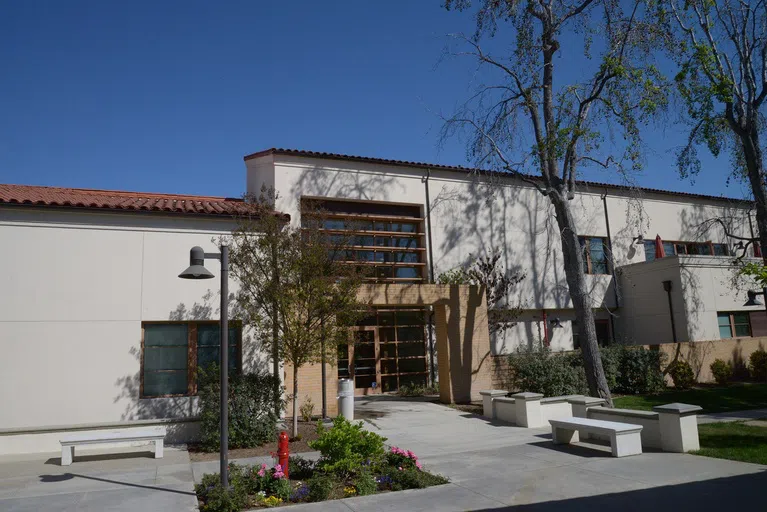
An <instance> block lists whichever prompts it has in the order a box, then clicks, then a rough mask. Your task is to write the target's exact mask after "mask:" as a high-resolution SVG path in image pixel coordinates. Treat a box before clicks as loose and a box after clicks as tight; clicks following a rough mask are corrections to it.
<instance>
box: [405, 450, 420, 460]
mask: <svg viewBox="0 0 767 512" xmlns="http://www.w3.org/2000/svg"><path fill="white" fill-rule="evenodd" d="M405 455H407V456H408V458H411V459H413V460H416V459H417V458H418V457H416V456H415V453H413V452H411V451H410V450H408V451H407V453H406V454H405Z"/></svg>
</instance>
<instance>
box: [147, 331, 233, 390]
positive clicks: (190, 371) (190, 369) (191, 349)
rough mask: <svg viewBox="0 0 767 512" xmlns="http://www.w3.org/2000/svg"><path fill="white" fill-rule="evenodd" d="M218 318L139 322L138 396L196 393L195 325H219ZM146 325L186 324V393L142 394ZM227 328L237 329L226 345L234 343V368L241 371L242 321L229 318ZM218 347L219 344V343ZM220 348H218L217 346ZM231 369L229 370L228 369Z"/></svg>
mask: <svg viewBox="0 0 767 512" xmlns="http://www.w3.org/2000/svg"><path fill="white" fill-rule="evenodd" d="M220 324H221V322H219V321H218V320H180V321H173V320H169V321H147V322H141V357H140V365H139V367H140V368H139V398H141V399H152V398H177V397H185V396H196V395H197V326H199V325H220ZM148 325H186V326H187V359H186V364H187V368H186V379H187V383H186V389H187V392H186V393H175V394H164V395H145V394H144V359H145V357H146V350H145V347H144V331H145V328H146V326H148ZM229 328H230V329H232V328H235V329H237V333H238V335H237V336H236V339H234V340H232V339H231V336H230V337H229V339H228V345H231V344H232V343H233V342H234V344H235V347H236V348H235V355H236V369H235V372H237V373H239V372H241V371H242V322H240V321H238V320H230V321H229ZM219 347H220V345H219ZM219 350H220V348H219ZM230 371H231V370H230Z"/></svg>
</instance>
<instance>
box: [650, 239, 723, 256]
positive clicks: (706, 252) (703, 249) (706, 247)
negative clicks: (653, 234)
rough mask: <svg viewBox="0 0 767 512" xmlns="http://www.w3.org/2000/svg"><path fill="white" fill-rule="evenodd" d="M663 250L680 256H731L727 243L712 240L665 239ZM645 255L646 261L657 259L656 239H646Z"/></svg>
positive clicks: (670, 254)
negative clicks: (680, 240) (686, 240)
mask: <svg viewBox="0 0 767 512" xmlns="http://www.w3.org/2000/svg"><path fill="white" fill-rule="evenodd" d="M663 251H664V252H665V253H666V256H678V255H680V254H690V255H699V256H729V255H730V248H729V247H728V246H727V244H715V243H712V242H677V241H668V240H664V241H663ZM644 255H645V260H646V261H653V260H654V259H655V240H645V241H644Z"/></svg>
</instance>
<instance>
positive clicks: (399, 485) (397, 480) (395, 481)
mask: <svg viewBox="0 0 767 512" xmlns="http://www.w3.org/2000/svg"><path fill="white" fill-rule="evenodd" d="M383 477H384V478H388V479H390V480H391V483H390V484H389V486H390V487H391V490H393V491H403V490H407V489H424V488H426V487H431V486H432V485H442V484H446V483H448V481H449V480H448V479H447V478H445V477H443V476H441V475H433V474H431V473H428V472H426V471H419V470H418V469H415V468H411V469H403V470H402V471H400V470H399V469H398V468H396V467H393V466H388V467H387V468H386V469H385V470H384V472H383Z"/></svg>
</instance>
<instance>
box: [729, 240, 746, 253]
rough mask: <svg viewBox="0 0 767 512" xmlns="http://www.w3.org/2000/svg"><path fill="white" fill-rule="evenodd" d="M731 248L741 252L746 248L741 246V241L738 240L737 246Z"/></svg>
mask: <svg viewBox="0 0 767 512" xmlns="http://www.w3.org/2000/svg"><path fill="white" fill-rule="evenodd" d="M732 248H733V249H735V250H736V251H742V250H743V249H745V248H746V246H745V245H744V244H743V240H740V241H738V243H737V244H735V245H733V246H732Z"/></svg>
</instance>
